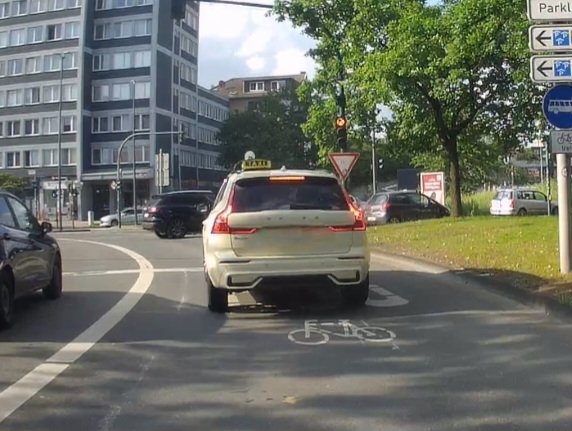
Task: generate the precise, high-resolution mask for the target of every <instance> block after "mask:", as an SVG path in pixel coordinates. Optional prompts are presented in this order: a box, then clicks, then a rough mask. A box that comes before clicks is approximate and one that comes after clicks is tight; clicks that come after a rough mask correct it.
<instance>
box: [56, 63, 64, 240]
mask: <svg viewBox="0 0 572 431" xmlns="http://www.w3.org/2000/svg"><path fill="white" fill-rule="evenodd" d="M65 55H66V53H65V52H63V53H61V54H60V89H59V92H60V94H59V97H58V99H59V103H58V200H57V203H56V209H57V211H56V217H57V219H58V226H59V230H60V232H61V231H62V230H63V225H62V222H63V217H62V205H63V203H62V127H63V124H62V109H63V87H64V58H65Z"/></svg>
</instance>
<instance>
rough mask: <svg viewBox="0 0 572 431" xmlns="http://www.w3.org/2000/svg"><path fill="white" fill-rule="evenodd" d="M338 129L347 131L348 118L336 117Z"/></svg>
mask: <svg viewBox="0 0 572 431" xmlns="http://www.w3.org/2000/svg"><path fill="white" fill-rule="evenodd" d="M335 124H336V129H345V128H346V127H347V126H348V120H347V119H346V117H336V123H335Z"/></svg>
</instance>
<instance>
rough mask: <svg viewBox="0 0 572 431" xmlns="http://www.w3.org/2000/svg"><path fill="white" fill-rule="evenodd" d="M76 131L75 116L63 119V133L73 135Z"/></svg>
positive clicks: (65, 116)
mask: <svg viewBox="0 0 572 431" xmlns="http://www.w3.org/2000/svg"><path fill="white" fill-rule="evenodd" d="M75 131H76V124H75V115H64V116H63V117H62V133H73V132H75Z"/></svg>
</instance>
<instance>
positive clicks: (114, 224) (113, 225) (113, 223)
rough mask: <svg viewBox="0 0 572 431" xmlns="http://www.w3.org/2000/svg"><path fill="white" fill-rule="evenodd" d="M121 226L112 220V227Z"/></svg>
mask: <svg viewBox="0 0 572 431" xmlns="http://www.w3.org/2000/svg"><path fill="white" fill-rule="evenodd" d="M117 225H119V222H118V221H117V220H111V227H115V226H117Z"/></svg>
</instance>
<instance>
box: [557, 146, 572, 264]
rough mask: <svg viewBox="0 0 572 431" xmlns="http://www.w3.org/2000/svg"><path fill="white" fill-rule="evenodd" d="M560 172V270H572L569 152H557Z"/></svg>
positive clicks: (558, 170)
mask: <svg viewBox="0 0 572 431" xmlns="http://www.w3.org/2000/svg"><path fill="white" fill-rule="evenodd" d="M556 171H557V172H558V174H557V176H558V243H559V249H560V272H561V273H562V274H568V273H569V272H570V266H571V265H570V158H569V156H568V154H562V153H558V154H556Z"/></svg>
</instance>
